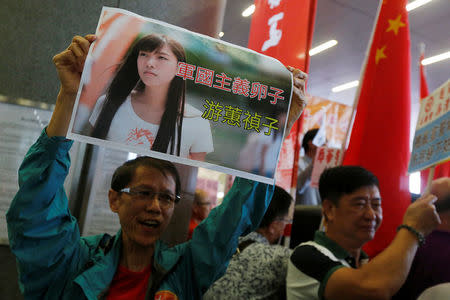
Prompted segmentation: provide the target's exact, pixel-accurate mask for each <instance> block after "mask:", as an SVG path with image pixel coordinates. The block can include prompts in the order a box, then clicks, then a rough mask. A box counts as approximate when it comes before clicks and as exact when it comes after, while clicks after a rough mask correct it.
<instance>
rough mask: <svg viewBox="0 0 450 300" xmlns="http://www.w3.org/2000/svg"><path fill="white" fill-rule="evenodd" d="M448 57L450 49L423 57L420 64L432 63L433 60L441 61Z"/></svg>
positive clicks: (449, 56)
mask: <svg viewBox="0 0 450 300" xmlns="http://www.w3.org/2000/svg"><path fill="white" fill-rule="evenodd" d="M449 58H450V51H447V52H445V53H442V54H439V55H435V56H432V57H428V58H425V59H423V60H422V65H424V66H426V65H429V64H433V63H435V62H438V61H441V60H444V59H449Z"/></svg>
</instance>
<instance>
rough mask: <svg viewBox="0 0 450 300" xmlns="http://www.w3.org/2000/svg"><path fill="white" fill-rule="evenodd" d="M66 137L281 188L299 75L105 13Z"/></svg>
mask: <svg viewBox="0 0 450 300" xmlns="http://www.w3.org/2000/svg"><path fill="white" fill-rule="evenodd" d="M96 35H97V40H96V41H95V42H94V44H93V46H92V47H91V49H90V52H89V55H88V57H87V60H86V63H85V66H84V70H83V74H82V79H81V84H80V87H79V91H78V96H77V100H76V103H75V106H74V110H73V114H72V119H71V123H70V127H69V134H68V137H69V138H72V139H75V140H79V141H83V142H88V143H92V144H97V145H102V146H106V147H109V148H116V149H120V150H124V151H128V152H135V153H139V154H144V155H149V156H153V157H157V158H161V159H166V160H171V161H173V162H178V163H183V164H187V165H192V166H197V167H204V168H209V169H212V170H216V171H220V172H224V173H228V174H233V175H238V176H241V177H245V178H249V179H253V180H258V181H262V182H266V183H273V182H274V176H275V170H276V166H277V162H278V156H279V152H280V148H281V143H282V140H283V136H284V131H285V125H286V119H287V115H288V109H289V104H290V99H291V95H292V76H291V73H290V72H289V71H288V70H287V69H286V68H285V67H284V66H283V65H282V64H281V63H280V62H279V61H277V60H275V59H273V58H271V57H267V56H264V55H261V54H258V53H257V52H254V51H252V50H249V49H245V48H242V47H238V46H235V45H232V44H229V43H226V42H223V41H220V40H217V39H213V38H211V37H208V36H204V35H200V34H197V33H193V32H190V31H188V30H185V29H183V28H179V27H176V26H173V25H170V24H167V23H164V22H160V21H156V20H153V19H149V18H145V17H142V16H139V15H136V14H134V13H130V12H128V11H125V10H122V9H116V8H109V7H104V8H103V10H102V13H101V16H100V20H99V24H98V27H97V31H96Z"/></svg>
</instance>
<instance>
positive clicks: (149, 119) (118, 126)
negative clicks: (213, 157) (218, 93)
mask: <svg viewBox="0 0 450 300" xmlns="http://www.w3.org/2000/svg"><path fill="white" fill-rule="evenodd" d="M179 62H186V54H185V51H184V48H183V46H182V45H181V44H180V43H178V42H177V41H175V40H173V39H171V38H170V37H168V36H165V35H157V34H151V35H147V36H144V37H143V38H141V39H140V40H139V41H138V42H136V43H135V44H134V46H133V47H132V48H131V50H130V51H128V55H127V56H126V58H125V59H124V61H123V63H122V64H121V65H120V67H119V68H118V70H117V72H116V74H115V76H114V78H113V80H112V82H111V84H110V85H109V88H108V89H107V93H106V95H103V96H101V98H100V99H99V100H98V101H97V103H96V105H95V108H94V110H93V112H92V115H91V117H90V119H89V122H90V124H91V125H92V126H93V130H92V133H91V135H92V136H93V137H96V138H100V139H107V140H110V141H116V142H120V143H125V144H128V145H139V146H143V147H147V149H151V150H154V151H159V152H163V153H170V154H174V155H177V156H182V157H189V158H191V159H196V160H204V158H205V155H206V153H209V152H212V151H213V149H214V148H213V144H212V136H211V129H210V125H209V122H208V121H207V120H205V119H202V118H201V112H200V111H198V110H196V109H195V108H193V107H192V106H190V105H185V94H186V83H185V82H184V80H183V79H182V78H180V77H176V76H175V75H176V73H177V69H178V64H179ZM186 115H187V116H188V117H186ZM130 119H131V121H130Z"/></svg>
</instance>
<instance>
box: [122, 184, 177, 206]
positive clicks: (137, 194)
mask: <svg viewBox="0 0 450 300" xmlns="http://www.w3.org/2000/svg"><path fill="white" fill-rule="evenodd" d="M119 192H120V193H125V194H128V195H130V196H131V197H132V198H133V199H136V200H139V201H145V200H148V199H154V198H155V196H157V198H158V201H159V205H160V206H161V207H163V208H168V207H171V206H173V204H174V203H178V201H180V196H179V195H172V194H170V193H165V192H156V191H154V190H151V189H145V190H144V189H137V188H124V189H121V190H120V191H119Z"/></svg>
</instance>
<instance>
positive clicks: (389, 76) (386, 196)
mask: <svg viewBox="0 0 450 300" xmlns="http://www.w3.org/2000/svg"><path fill="white" fill-rule="evenodd" d="M406 4H407V0H397V1H380V7H379V9H378V17H377V20H376V22H375V24H376V25H375V28H374V32H373V34H372V40H371V41H370V42H369V48H368V54H367V57H366V62H365V66H363V68H364V69H363V72H362V73H361V74H362V78H361V80H360V88H359V93H358V95H357V97H356V100H357V101H358V102H357V109H356V115H355V121H354V124H353V129H352V133H351V138H350V143H349V147H348V149H347V152H346V154H345V157H344V162H343V164H344V165H360V166H363V167H364V168H366V169H368V170H370V171H371V172H373V173H374V174H375V175H376V176H377V177H378V179H379V181H380V193H381V197H382V199H383V200H382V206H383V216H384V219H383V222H382V224H381V227H380V229H378V231H377V234H376V235H375V238H374V239H373V240H372V241H370V242H369V243H367V244H366V245H365V247H364V250H365V251H366V252H367V253H368V254H369V255H370V256H373V255H376V254H378V253H379V252H381V251H382V250H383V249H384V248H385V247H386V246H387V245H388V244H389V243H390V242H391V241H392V239H393V238H394V236H395V232H396V230H395V229H396V227H397V226H398V225H400V224H401V222H402V219H403V214H404V212H405V210H406V208H407V207H408V205H409V203H410V202H411V197H410V194H409V184H408V175H407V169H408V161H409V155H410V153H409V133H410V114H411V106H410V74H409V70H410V49H409V45H410V39H409V25H408V13H407V12H406V8H405V6H406Z"/></svg>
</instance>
